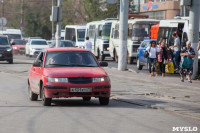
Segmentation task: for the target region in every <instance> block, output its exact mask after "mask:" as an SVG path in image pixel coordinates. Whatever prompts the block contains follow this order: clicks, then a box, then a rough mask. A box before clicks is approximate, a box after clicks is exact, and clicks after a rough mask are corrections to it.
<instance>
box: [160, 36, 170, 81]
mask: <svg viewBox="0 0 200 133" xmlns="http://www.w3.org/2000/svg"><path fill="white" fill-rule="evenodd" d="M159 47H160V52H159V53H158V62H159V67H160V71H161V73H162V76H163V77H165V66H166V64H168V61H169V59H171V56H170V53H169V50H168V48H167V44H166V38H163V39H162V42H161V44H159Z"/></svg>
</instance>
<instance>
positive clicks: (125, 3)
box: [118, 0, 129, 71]
mask: <svg viewBox="0 0 200 133" xmlns="http://www.w3.org/2000/svg"><path fill="white" fill-rule="evenodd" d="M128 8H129V0H120V23H119V61H118V70H121V71H125V70H126V69H127V38H128Z"/></svg>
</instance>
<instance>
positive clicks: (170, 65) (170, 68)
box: [166, 62, 174, 74]
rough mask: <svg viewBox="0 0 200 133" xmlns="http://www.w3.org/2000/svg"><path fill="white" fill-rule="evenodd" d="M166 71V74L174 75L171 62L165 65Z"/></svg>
mask: <svg viewBox="0 0 200 133" xmlns="http://www.w3.org/2000/svg"><path fill="white" fill-rule="evenodd" d="M166 69H167V73H171V74H172V73H174V65H173V63H172V62H169V63H168V64H167V65H166Z"/></svg>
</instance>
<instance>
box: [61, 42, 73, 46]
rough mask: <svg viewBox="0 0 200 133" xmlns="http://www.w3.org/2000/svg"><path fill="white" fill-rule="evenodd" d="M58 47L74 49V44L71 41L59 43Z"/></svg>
mask: <svg viewBox="0 0 200 133" xmlns="http://www.w3.org/2000/svg"><path fill="white" fill-rule="evenodd" d="M60 47H74V43H73V42H71V41H61V42H60Z"/></svg>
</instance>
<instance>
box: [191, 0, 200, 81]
mask: <svg viewBox="0 0 200 133" xmlns="http://www.w3.org/2000/svg"><path fill="white" fill-rule="evenodd" d="M191 2H192V5H191V6H190V15H189V20H190V21H189V41H191V43H192V48H194V50H195V54H196V55H195V58H194V64H193V75H192V78H193V79H194V78H195V76H196V74H197V73H198V51H197V46H198V43H199V6H200V1H199V0H192V1H191Z"/></svg>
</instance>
